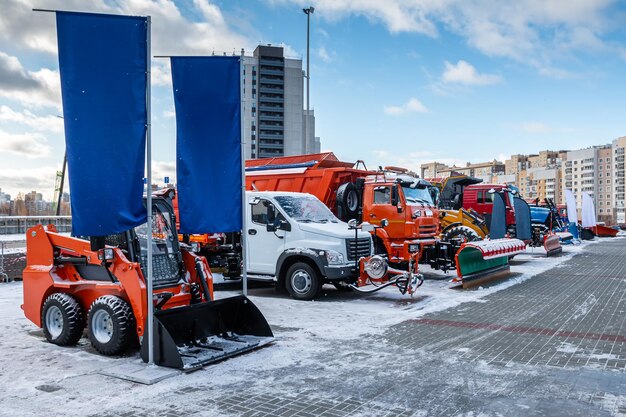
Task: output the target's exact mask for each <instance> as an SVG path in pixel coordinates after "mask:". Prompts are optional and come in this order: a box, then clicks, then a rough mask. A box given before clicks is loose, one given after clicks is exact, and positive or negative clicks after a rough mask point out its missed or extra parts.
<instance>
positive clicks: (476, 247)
mask: <svg viewBox="0 0 626 417" xmlns="http://www.w3.org/2000/svg"><path fill="white" fill-rule="evenodd" d="M523 252H526V244H525V243H524V242H523V241H521V240H519V239H507V238H504V239H494V240H481V241H476V242H467V243H464V244H463V245H462V246H461V248H460V249H459V250H458V252H457V253H456V256H455V258H456V271H457V277H456V278H455V279H454V280H453V282H454V283H456V284H457V285H455V286H459V285H460V286H462V287H463V288H469V287H472V286H476V285H479V284H481V283H484V282H487V281H492V280H495V279H499V278H502V277H503V276H504V275H506V274H507V273H508V271H509V258H510V257H512V256H514V255H517V254H519V253H523Z"/></svg>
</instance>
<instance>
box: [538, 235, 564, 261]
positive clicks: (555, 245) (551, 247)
mask: <svg viewBox="0 0 626 417" xmlns="http://www.w3.org/2000/svg"><path fill="white" fill-rule="evenodd" d="M543 247H544V249H545V250H546V256H552V255H557V254H559V253H561V252H563V247H562V246H561V242H560V240H559V236H558V235H556V234H551V235H547V236H546V237H545V238H544V239H543Z"/></svg>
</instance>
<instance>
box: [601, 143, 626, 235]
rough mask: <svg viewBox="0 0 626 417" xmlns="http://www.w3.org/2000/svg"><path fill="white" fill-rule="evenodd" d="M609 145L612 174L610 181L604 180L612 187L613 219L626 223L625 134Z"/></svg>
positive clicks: (618, 222)
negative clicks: (625, 195) (625, 196)
mask: <svg viewBox="0 0 626 417" xmlns="http://www.w3.org/2000/svg"><path fill="white" fill-rule="evenodd" d="M611 145H612V146H611V148H612V154H613V155H612V156H613V160H612V164H611V165H612V170H611V172H612V175H611V181H605V184H606V185H610V186H611V189H612V201H613V221H614V222H615V223H617V224H626V210H625V207H626V198H624V194H625V192H624V187H625V183H624V180H625V175H624V173H625V170H624V153H625V152H624V150H625V149H626V136H622V137H620V138H617V139H615V140H614V141H613V142H612V144H611ZM606 165H607V164H605V166H606Z"/></svg>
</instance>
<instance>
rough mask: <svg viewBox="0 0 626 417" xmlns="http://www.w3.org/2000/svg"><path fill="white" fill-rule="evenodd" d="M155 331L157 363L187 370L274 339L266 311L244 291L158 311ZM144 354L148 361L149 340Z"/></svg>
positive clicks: (144, 345)
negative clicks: (236, 294) (264, 312)
mask: <svg viewBox="0 0 626 417" xmlns="http://www.w3.org/2000/svg"><path fill="white" fill-rule="evenodd" d="M154 332H155V333H154V362H155V364H157V365H159V366H167V367H170V368H176V369H180V370H183V371H185V372H188V371H193V370H196V369H199V368H201V367H203V366H205V365H208V364H211V363H213V362H217V361H220V360H223V359H226V358H229V357H231V356H235V355H239V354H242V353H246V352H249V351H251V350H253V349H257V348H260V347H262V346H264V345H267V344H268V343H271V342H272V341H273V340H274V335H273V334H272V330H271V329H270V326H269V324H268V323H267V321H266V320H265V317H263V314H261V312H260V311H259V309H258V308H257V307H256V306H255V305H254V304H253V303H252V301H250V300H249V299H248V298H247V297H245V296H243V295H239V296H236V297H230V298H224V299H221V300H215V301H209V302H206V303H199V304H192V305H190V306H185V307H175V308H170V309H167V310H158V311H155V313H154ZM143 340H144V342H145V341H147V340H148V338H147V337H146V335H144V337H143ZM141 358H142V359H143V361H144V362H147V361H148V347H147V343H142V345H141Z"/></svg>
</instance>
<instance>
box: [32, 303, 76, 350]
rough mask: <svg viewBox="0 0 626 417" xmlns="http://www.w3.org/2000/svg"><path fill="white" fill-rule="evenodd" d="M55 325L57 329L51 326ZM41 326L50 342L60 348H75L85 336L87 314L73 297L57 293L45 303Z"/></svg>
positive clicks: (42, 310)
mask: <svg viewBox="0 0 626 417" xmlns="http://www.w3.org/2000/svg"><path fill="white" fill-rule="evenodd" d="M47 316H49V317H47ZM54 323H57V327H56V329H55V328H52V327H53V326H51V325H53V324H54ZM41 326H42V327H43V334H44V336H46V339H47V340H48V342H50V343H54V344H55V345H59V346H73V345H75V344H76V343H78V341H79V340H80V338H81V337H82V335H83V330H84V329H85V312H84V311H83V308H82V307H81V306H80V304H79V303H78V301H76V299H75V298H74V297H72V296H71V295H69V294H64V293H55V294H52V295H50V296H49V297H48V298H46V301H45V302H44V303H43V308H42V309H41Z"/></svg>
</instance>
